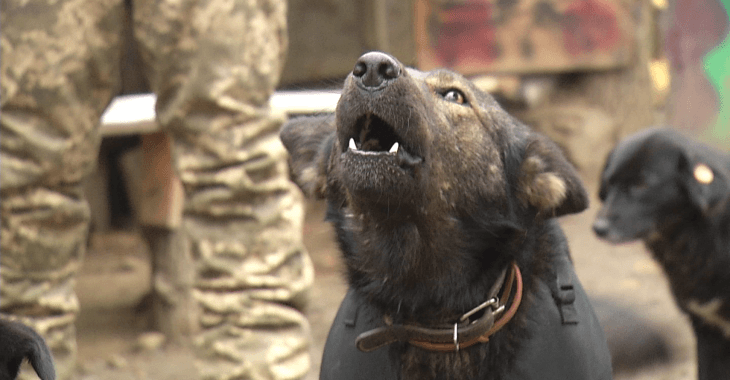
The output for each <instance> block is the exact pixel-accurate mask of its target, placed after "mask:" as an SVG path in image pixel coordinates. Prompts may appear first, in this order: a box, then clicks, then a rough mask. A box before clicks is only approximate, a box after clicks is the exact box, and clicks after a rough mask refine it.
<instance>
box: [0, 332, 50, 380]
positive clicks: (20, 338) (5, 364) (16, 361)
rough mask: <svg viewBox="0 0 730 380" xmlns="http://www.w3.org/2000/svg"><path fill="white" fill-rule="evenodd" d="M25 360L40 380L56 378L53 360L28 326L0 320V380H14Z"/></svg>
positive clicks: (36, 334) (39, 338)
mask: <svg viewBox="0 0 730 380" xmlns="http://www.w3.org/2000/svg"><path fill="white" fill-rule="evenodd" d="M25 359H28V361H29V362H30V364H31V366H32V367H33V369H34V370H35V371H36V373H37V374H38V377H39V378H40V379H41V380H54V379H55V378H56V371H55V369H54V367H53V358H52V356H51V352H50V351H49V350H48V347H47V346H46V342H45V341H44V340H43V338H42V337H41V336H40V335H38V333H36V332H35V331H34V330H33V329H31V328H30V327H28V326H25V325H23V324H20V323H18V322H11V321H6V320H1V319H0V380H12V379H15V378H16V377H17V376H18V371H19V370H20V364H21V363H22V362H23V360H25Z"/></svg>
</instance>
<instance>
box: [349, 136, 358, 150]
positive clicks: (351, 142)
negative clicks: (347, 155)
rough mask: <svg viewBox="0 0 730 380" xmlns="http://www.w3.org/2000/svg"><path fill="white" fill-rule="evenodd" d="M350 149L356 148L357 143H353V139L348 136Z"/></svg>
mask: <svg viewBox="0 0 730 380" xmlns="http://www.w3.org/2000/svg"><path fill="white" fill-rule="evenodd" d="M350 149H352V150H357V145H355V139H353V138H352V137H350Z"/></svg>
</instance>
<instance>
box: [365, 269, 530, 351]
mask: <svg viewBox="0 0 730 380" xmlns="http://www.w3.org/2000/svg"><path fill="white" fill-rule="evenodd" d="M508 270H509V276H507V275H506V274H507V272H508ZM505 278H506V281H505ZM500 288H501V289H502V294H501V297H498V296H497V294H498V292H499V290H500ZM513 288H514V292H512V290H513ZM510 296H511V297H510ZM510 298H511V304H510V306H509V308H507V304H508V303H510V302H509V301H510ZM521 301H522V274H521V273H520V268H519V267H518V266H517V264H516V263H514V262H512V264H511V265H509V266H508V267H507V268H505V269H504V270H503V271H502V273H501V274H500V276H499V278H498V279H497V281H496V282H495V283H494V285H492V289H490V292H489V299H488V300H487V301H486V302H483V303H482V304H480V305H479V306H477V307H475V308H474V309H472V310H470V311H468V312H467V313H465V314H464V315H462V316H461V317H460V318H459V320H458V321H457V322H456V323H454V325H453V327H450V328H427V327H422V326H416V325H405V324H402V325H401V324H397V325H396V324H388V325H387V326H383V327H378V328H375V329H372V330H369V331H366V332H364V333H362V334H360V335H359V336H358V337H357V339H356V340H355V344H356V345H357V348H358V349H359V350H360V351H363V352H370V351H374V350H376V349H378V348H380V347H383V346H385V345H388V344H391V343H395V342H407V343H409V344H411V345H413V346H416V347H420V348H423V349H426V350H430V351H437V352H451V351H459V350H460V349H462V348H467V347H469V346H472V345H474V344H477V343H486V342H488V341H489V338H490V337H491V336H492V335H494V333H496V332H497V331H499V330H500V329H501V328H502V327H504V325H506V324H507V322H509V321H510V320H511V319H512V317H513V316H514V315H515V313H516V312H517V308H518V307H519V306H520V302H521ZM480 311H483V312H484V313H483V314H482V316H481V317H479V318H477V319H475V320H473V321H470V320H469V318H470V317H471V316H473V315H474V314H476V313H478V312H480Z"/></svg>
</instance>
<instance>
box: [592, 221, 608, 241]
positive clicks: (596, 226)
mask: <svg viewBox="0 0 730 380" xmlns="http://www.w3.org/2000/svg"><path fill="white" fill-rule="evenodd" d="M610 228H611V224H610V223H609V221H608V219H606V218H597V219H596V220H595V221H594V222H593V232H595V233H596V235H598V236H599V237H606V236H607V235H608V231H609V230H610Z"/></svg>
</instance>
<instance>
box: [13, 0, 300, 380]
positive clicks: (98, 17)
mask: <svg viewBox="0 0 730 380" xmlns="http://www.w3.org/2000/svg"><path fill="white" fill-rule="evenodd" d="M132 9H133V13H132V14H133V28H134V36H135V39H136V41H137V44H138V45H139V49H140V53H141V56H142V57H143V62H144V66H145V68H144V71H145V75H146V77H147V78H148V80H149V82H150V84H151V87H152V88H153V91H154V92H155V93H156V94H157V96H158V100H157V105H156V111H157V117H158V122H159V124H160V125H161V126H162V127H163V128H164V129H166V130H167V131H168V132H169V133H171V134H172V136H173V138H174V166H175V168H176V170H177V171H178V174H179V176H180V178H181V180H182V182H183V186H184V189H185V202H186V203H185V211H184V218H183V226H182V228H183V235H184V237H185V238H184V240H185V241H184V246H185V247H186V252H184V253H181V254H187V255H189V256H190V257H191V259H192V266H193V268H192V273H193V275H192V277H193V278H192V280H191V282H192V283H191V290H190V292H189V299H190V304H191V305H192V307H191V309H192V310H193V317H192V319H191V321H192V327H193V331H194V332H193V339H192V341H193V346H194V347H195V352H196V357H197V359H198V361H199V363H200V366H199V368H200V373H201V378H204V379H296V378H301V377H303V376H305V374H306V372H307V371H308V368H309V353H308V342H309V327H308V323H307V321H306V320H305V318H304V316H303V314H302V313H301V312H300V311H299V310H297V308H296V307H295V305H298V304H301V303H300V300H301V299H302V298H303V297H304V294H305V293H306V291H307V289H308V288H309V287H310V286H311V283H312V280H313V270H312V265H311V262H310V261H309V258H308V256H307V254H306V252H305V250H304V248H303V245H302V238H301V231H302V220H303V202H302V197H301V194H300V193H299V191H298V190H297V189H296V188H295V187H294V185H292V183H291V182H289V180H288V169H287V167H286V161H285V159H286V157H285V155H286V152H285V150H284V148H283V147H282V146H281V143H280V142H279V140H278V129H279V126H280V125H281V123H282V122H283V116H282V115H276V114H274V113H272V111H271V110H270V108H269V106H268V98H269V96H270V95H271V93H272V92H273V90H274V87H275V85H276V83H277V81H278V78H279V72H280V70H281V67H282V64H283V59H284V55H285V50H286V44H287V38H286V15H285V14H286V2H285V0H264V1H256V2H251V1H245V0H240V1H239V0H233V1H227V0H181V1H179V0H151V1H136V0H134V1H132ZM1 11H2V13H1V14H0V24H1V25H2V33H1V34H0V45H1V46H2V51H1V54H2V69H1V72H0V83H1V86H2V87H1V91H2V92H1V93H0V99H1V100H0V102H1V106H2V108H1V114H0V125H1V128H2V129H1V131H0V133H1V134H2V139H0V148H1V151H0V153H1V156H0V197H2V203H1V204H0V207H1V211H2V215H1V228H2V230H1V232H0V234H1V235H0V236H1V238H0V249H1V251H0V252H1V254H0V313H2V314H3V315H9V316H11V317H12V318H15V319H19V320H21V321H23V322H25V323H27V324H29V325H31V326H32V327H34V328H35V329H36V330H38V331H39V333H41V334H42V335H43V336H44V337H45V338H46V340H47V343H48V344H49V346H50V347H51V349H52V351H53V354H54V360H55V362H56V365H57V372H58V374H59V379H62V380H65V379H69V378H72V377H73V371H74V367H75V360H76V343H75V330H74V322H75V320H76V316H77V314H78V313H79V303H78V300H77V298H76V295H75V294H74V278H75V276H76V274H77V272H78V269H79V266H80V262H81V260H82V258H83V256H84V251H85V249H86V237H87V233H88V223H89V219H90V212H89V208H88V205H87V202H86V200H85V197H84V194H83V191H82V187H81V183H82V181H83V180H84V178H85V177H87V176H88V175H89V174H90V172H91V171H92V169H93V166H94V163H95V160H96V156H97V153H98V146H99V141H100V137H99V133H98V125H99V119H100V116H101V114H102V112H103V110H104V109H105V107H106V106H107V105H108V103H109V102H110V100H111V99H112V98H113V96H114V95H115V94H116V92H117V91H118V88H119V71H120V68H119V64H120V59H121V58H122V57H121V54H122V53H121V47H120V43H121V28H122V20H123V17H124V15H125V4H124V2H123V0H54V1H51V0H5V1H3V2H2V8H1ZM156 283H159V282H158V281H156Z"/></svg>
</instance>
